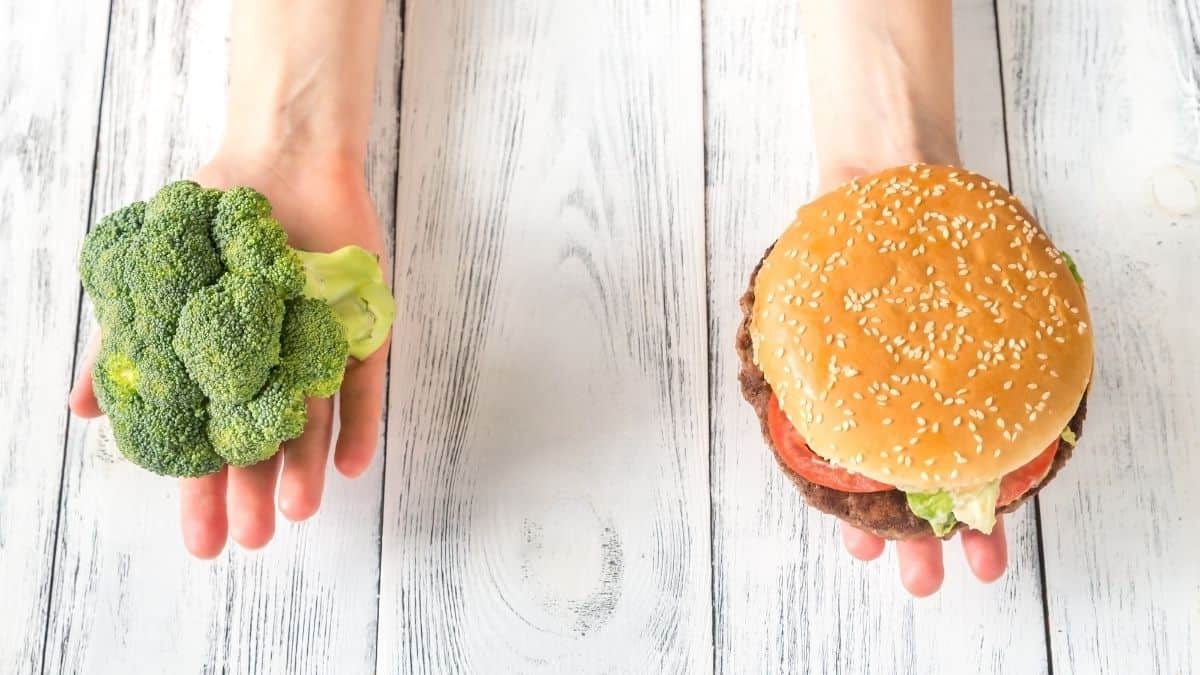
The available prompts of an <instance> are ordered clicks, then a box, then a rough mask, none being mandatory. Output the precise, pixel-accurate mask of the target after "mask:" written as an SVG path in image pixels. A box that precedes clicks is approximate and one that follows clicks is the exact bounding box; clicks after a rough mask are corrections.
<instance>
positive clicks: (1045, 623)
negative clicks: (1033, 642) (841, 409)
mask: <svg viewBox="0 0 1200 675" xmlns="http://www.w3.org/2000/svg"><path fill="white" fill-rule="evenodd" d="M992 21H993V24H992V27H993V28H994V29H995V31H996V66H997V69H998V71H999V73H998V74H999V78H1000V126H1001V130H1002V133H1001V134H1000V136H1001V139H1002V140H1003V142H1004V184H1005V185H1007V186H1008V187H1009V188H1010V189H1012V187H1013V184H1012V153H1011V152H1009V147H1008V99H1007V92H1006V90H1005V87H1006V83H1005V81H1004V45H1002V44H1001V43H1000V8H999V0H992ZM1033 523H1034V533H1035V535H1036V539H1037V564H1038V584H1039V585H1040V587H1041V588H1040V590H1041V595H1042V627H1043V628H1042V632H1043V634H1044V635H1045V641H1046V673H1047V674H1048V675H1054V655H1053V653H1052V647H1051V640H1050V598H1049V591H1048V589H1047V588H1046V547H1045V536H1044V534H1043V532H1042V502H1041V498H1040V497H1038V496H1036V495H1035V496H1034V498H1033Z"/></svg>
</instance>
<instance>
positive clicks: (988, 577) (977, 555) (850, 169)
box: [819, 151, 1008, 597]
mask: <svg viewBox="0 0 1200 675" xmlns="http://www.w3.org/2000/svg"><path fill="white" fill-rule="evenodd" d="M904 157H923V158H925V159H926V161H930V162H938V163H942V164H957V163H958V158H957V155H955V154H954V153H952V152H951V153H947V154H942V155H937V156H931V155H930V154H928V153H923V152H916V151H914V152H912V153H909V154H907V155H904ZM907 161H912V160H907V159H903V158H901V157H897V158H896V159H894V160H888V159H884V160H882V161H879V162H878V163H875V162H872V163H871V165H870V166H847V165H844V164H833V165H827V166H823V167H822V170H821V178H820V182H819V186H820V188H819V192H820V193H821V194H824V193H825V192H828V191H830V190H833V189H834V188H836V187H837V186H839V185H841V184H843V183H845V182H846V181H849V180H850V179H852V178H854V177H855V176H858V175H862V174H864V173H871V172H874V171H877V170H880V169H884V168H887V167H888V166H892V165H898V164H904V163H906V162H907ZM959 536H960V537H961V539H962V545H963V553H964V554H965V555H966V558H967V564H968V565H969V566H970V568H971V571H972V572H973V573H974V574H975V576H976V578H978V579H979V580H980V581H982V582H984V583H991V582H993V581H995V580H997V579H999V578H1000V577H1001V576H1003V575H1004V570H1005V568H1006V567H1007V564H1008V543H1007V540H1006V539H1005V535H1004V522H1003V520H1002V519H1001V518H999V517H998V518H997V519H996V526H995V528H993V529H992V532H991V534H984V533H982V532H978V531H976V530H971V529H964V530H962V531H961V533H960V535H959ZM842 542H843V543H844V544H845V545H846V550H847V551H849V552H850V555H852V556H854V557H855V558H857V559H859V560H863V561H870V560H874V559H876V558H878V557H879V556H880V555H882V554H883V549H884V545H885V543H886V542H885V541H884V540H883V539H882V538H880V537H877V536H875V535H873V534H871V533H869V532H864V531H862V530H860V529H858V528H856V527H854V526H852V525H850V524H849V523H846V522H843V523H842ZM896 554H897V557H898V558H899V561H900V581H901V583H903V584H904V588H905V589H907V590H908V592H909V593H911V594H913V595H914V596H916V597H925V596H928V595H932V594H933V593H936V592H937V590H938V589H939V588H941V586H942V580H943V578H944V577H945V572H944V567H943V565H942V541H941V540H940V539H938V538H936V537H934V536H932V535H928V536H923V537H917V538H915V539H908V540H904V541H898V542H896Z"/></svg>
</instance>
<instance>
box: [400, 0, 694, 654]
mask: <svg viewBox="0 0 1200 675" xmlns="http://www.w3.org/2000/svg"><path fill="white" fill-rule="evenodd" d="M407 38H408V39H407V43H406V45H405V53H406V65H405V71H404V94H403V110H402V115H401V163H400V187H399V194H398V215H399V228H398V235H397V242H398V245H397V252H398V253H397V268H396V270H397V275H396V285H397V288H398V289H399V293H398V294H399V316H398V319H397V328H396V339H395V341H394V347H393V352H392V354H393V362H392V391H391V404H390V405H391V416H390V420H389V425H388V434H389V438H390V446H391V451H390V457H389V461H388V466H387V477H386V484H387V485H386V500H385V506H384V514H385V527H384V541H383V552H384V553H383V579H382V587H381V609H380V669H381V670H382V671H383V672H406V673H409V672H411V673H439V674H441V673H452V672H491V673H510V672H521V673H531V672H546V673H590V672H653V673H659V672H662V673H675V672H706V671H708V670H709V669H710V663H711V657H712V647H711V641H710V627H711V617H710V614H709V608H710V605H709V595H710V587H709V565H708V563H709V559H708V556H709V542H708V535H709V531H708V490H707V454H708V442H707V433H706V428H705V427H706V420H707V414H706V402H705V393H704V392H705V389H706V375H705V358H706V357H705V354H706V345H705V335H704V333H705V329H704V313H705V308H704V293H705V288H704V221H703V216H704V214H703V137H702V105H701V103H702V101H701V86H702V82H701V46H700V6H699V3H697V2H692V1H664V2H652V3H640V2H624V1H614V2H608V3H601V4H596V3H592V2H587V1H585V0H562V1H559V2H537V1H535V0H522V1H516V2H513V1H510V0H474V1H469V2H468V1H466V0H458V1H447V2H442V1H440V0H439V1H436V2H435V1H433V0H425V1H413V0H410V1H409V3H408V25H407Z"/></svg>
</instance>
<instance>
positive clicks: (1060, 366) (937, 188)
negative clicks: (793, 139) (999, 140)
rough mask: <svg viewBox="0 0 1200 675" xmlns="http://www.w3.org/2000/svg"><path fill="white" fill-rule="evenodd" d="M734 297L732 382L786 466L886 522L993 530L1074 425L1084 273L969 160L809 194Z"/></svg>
mask: <svg viewBox="0 0 1200 675" xmlns="http://www.w3.org/2000/svg"><path fill="white" fill-rule="evenodd" d="M741 308H742V311H743V313H744V318H743V320H742V324H741V327H740V329H739V331H738V334H737V350H738V353H739V356H740V359H741V372H740V374H739V379H740V383H741V387H742V392H743V394H744V395H745V397H746V400H747V401H749V402H750V404H751V406H753V408H754V410H755V412H756V413H757V415H758V418H759V422H760V423H761V427H762V431H763V436H764V438H765V439H766V442H767V444H768V445H769V446H770V447H771V450H772V451H773V452H774V454H775V457H776V459H777V460H778V462H779V465H780V467H781V468H782V469H783V471H784V472H785V473H786V474H787V475H788V476H789V477H790V478H791V479H792V480H793V481H794V482H795V484H796V486H797V487H798V488H799V490H800V492H801V493H802V494H803V495H804V497H805V499H806V500H807V501H808V503H809V504H810V505H811V506H813V507H815V508H817V509H820V510H821V511H824V512H826V513H829V514H832V515H834V516H837V517H838V518H840V519H842V520H844V521H846V522H847V523H849V524H850V525H853V526H854V527H857V528H859V529H862V530H864V531H867V532H871V533H873V534H875V535H878V536H880V537H884V538H886V539H909V538H912V537H917V536H922V535H930V534H932V535H935V536H938V537H943V538H945V537H949V536H951V535H952V534H953V533H954V532H956V531H957V530H958V529H960V528H962V527H970V528H973V529H976V530H979V531H982V532H990V531H991V529H992V527H993V526H994V524H995V522H996V515H997V514H998V513H1004V512H1008V511H1012V510H1014V509H1016V508H1018V507H1019V506H1020V505H1021V504H1022V503H1024V502H1025V501H1027V500H1028V499H1029V498H1030V497H1032V496H1034V495H1035V494H1037V492H1038V491H1039V490H1040V489H1041V488H1042V487H1043V486H1045V485H1046V483H1047V482H1049V481H1050V479H1052V478H1053V477H1054V476H1055V474H1057V473H1058V471H1059V470H1060V469H1061V468H1062V466H1063V464H1065V463H1066V461H1067V459H1069V458H1070V456H1071V453H1072V451H1073V450H1074V447H1075V444H1076V442H1077V440H1078V438H1079V437H1080V435H1081V434H1082V424H1083V419H1084V415H1085V412H1086V397H1087V390H1088V385H1089V383H1090V381H1091V375H1092V358H1093V341H1092V327H1091V317H1090V315H1089V313H1088V307H1087V303H1086V300H1085V298H1084V293H1083V285H1082V280H1081V279H1080V277H1079V275H1078V272H1077V270H1076V268H1075V265H1074V263H1073V262H1072V261H1071V259H1070V258H1069V257H1068V256H1067V255H1066V254H1064V253H1063V252H1061V251H1060V250H1059V249H1057V248H1056V247H1055V246H1054V245H1053V243H1051V241H1050V239H1049V237H1047V235H1046V233H1045V232H1044V231H1043V230H1042V228H1041V227H1040V226H1039V225H1038V224H1037V222H1036V221H1035V220H1034V218H1033V216H1032V215H1030V213H1029V212H1028V211H1027V210H1026V209H1025V207H1024V206H1022V205H1021V203H1020V202H1019V201H1018V200H1017V199H1016V198H1015V197H1013V196H1012V195H1011V194H1009V193H1008V191H1006V190H1005V189H1004V188H1003V187H1001V186H1000V185H999V184H997V183H996V182H995V181H992V180H990V179H988V178H985V177H984V176H981V175H979V174H976V173H972V172H970V171H967V170H964V169H961V168H956V167H951V166H934V165H924V164H913V165H908V166H902V167H896V168H892V169H887V170H885V171H881V172H879V173H876V174H873V175H869V176H862V177H859V178H856V179H854V180H852V181H850V182H849V183H846V184H845V185H842V186H841V187H838V188H837V189H835V190H833V191H831V192H829V193H827V194H825V195H823V196H821V197H819V198H817V199H816V200H815V201H813V202H811V203H809V204H807V205H805V206H803V207H801V208H800V210H799V211H798V212H797V214H796V219H795V220H794V221H793V222H792V224H791V225H790V226H789V227H788V228H787V230H786V231H785V232H784V233H783V234H782V236H780V237H779V239H778V240H777V241H776V242H775V243H774V244H773V245H772V246H771V248H769V249H768V250H767V252H766V254H765V255H764V256H763V259H762V260H761V261H760V263H759V264H758V266H757V267H756V268H755V269H754V272H753V273H752V274H751V277H750V287H749V289H748V290H747V291H746V293H745V295H744V296H743V297H742V300H741Z"/></svg>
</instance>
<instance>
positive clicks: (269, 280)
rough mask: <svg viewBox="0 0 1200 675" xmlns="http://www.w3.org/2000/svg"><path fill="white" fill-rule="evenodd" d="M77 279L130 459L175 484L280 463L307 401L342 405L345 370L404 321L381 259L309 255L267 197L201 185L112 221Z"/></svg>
mask: <svg viewBox="0 0 1200 675" xmlns="http://www.w3.org/2000/svg"><path fill="white" fill-rule="evenodd" d="M306 260H314V261H319V263H320V264H319V265H316V266H314V267H313V268H311V269H310V268H309V267H308V264H307V263H306V262H305V261H306ZM317 271H319V273H320V277H319V279H314V273H315V272H317ZM80 277H81V279H82V282H83V286H84V290H85V291H87V293H88V296H89V297H91V298H92V302H93V303H94V304H95V307H96V316H97V319H98V321H99V323H100V326H101V336H102V338H101V349H100V353H99V354H98V357H97V360H96V365H95V367H94V369H93V371H92V380H93V383H94V386H95V390H96V396H97V400H98V401H99V403H100V407H101V408H102V409H103V410H104V411H105V413H107V414H108V416H109V418H110V420H111V423H112V426H113V432H114V437H115V438H116V441H117V445H118V446H119V447H120V449H121V452H122V453H123V454H124V455H125V456H126V457H127V458H129V459H130V460H131V461H133V462H135V463H137V464H139V465H141V466H143V467H145V468H147V469H149V470H151V471H154V472H156V473H160V474H167V475H173V476H198V475H203V474H206V473H211V472H213V471H217V470H218V469H220V468H221V467H222V466H224V465H225V464H226V463H229V464H234V465H237V466H246V465H249V464H254V463H256V462H259V461H262V460H264V459H267V458H269V457H271V456H272V455H273V454H274V453H275V452H276V451H277V450H278V448H279V445H280V444H281V443H282V442H284V441H286V440H288V439H291V438H295V437H296V436H299V435H300V433H301V432H302V431H303V430H304V425H305V422H306V421H307V414H306V400H305V399H306V397H307V396H319V397H328V396H332V395H333V394H334V393H336V392H337V390H338V389H339V388H340V386H341V382H342V374H343V372H344V371H345V366H346V359H347V357H348V355H354V356H356V357H357V358H365V357H366V356H367V355H369V354H370V353H371V352H373V351H374V350H375V349H377V348H378V347H379V346H380V345H381V344H382V342H383V341H384V339H386V335H387V332H388V331H389V330H390V327H391V321H392V318H393V317H394V313H395V312H394V305H393V303H392V300H391V295H390V293H389V291H388V290H387V286H386V285H385V284H384V282H383V276H382V272H381V271H380V269H379V263H378V261H377V260H376V258H375V257H374V256H372V255H371V254H369V253H367V252H366V251H363V250H362V249H359V248H357V247H347V248H345V249H341V250H339V251H337V252H334V253H330V254H309V253H305V252H300V251H296V250H294V249H292V248H291V247H289V246H288V244H287V236H286V234H285V233H284V231H283V228H282V227H280V225H279V223H278V222H277V221H276V220H275V219H274V218H272V217H271V206H270V204H269V203H268V202H267V200H266V198H265V197H263V196H262V195H261V194H259V193H257V192H255V191H254V190H251V189H249V188H235V189H233V190H229V191H227V192H222V191H220V190H212V189H207V188H203V187H201V186H199V185H197V184H196V183H192V182H189V181H181V182H177V183H172V184H170V185H168V186H166V187H164V188H163V189H162V190H160V191H159V192H158V194H157V195H155V196H154V198H153V199H151V200H150V201H149V202H146V203H142V202H137V203H134V204H131V205H129V206H126V207H124V208H122V209H119V210H118V211H116V212H114V213H113V214H111V215H109V216H106V217H105V218H103V219H102V220H101V221H100V222H99V223H98V224H97V226H96V227H95V228H94V229H93V231H92V232H91V233H90V234H89V235H88V236H87V238H86V239H85V240H84V245H83V250H82V252H81V254H80ZM330 280H333V281H334V282H335V283H330ZM323 289H324V290H328V292H325V293H324V294H323V292H322V291H323ZM381 333H382V335H383V337H382V338H380V337H379V335H380V334H381ZM371 344H374V346H373V347H371V346H370V345H371Z"/></svg>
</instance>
